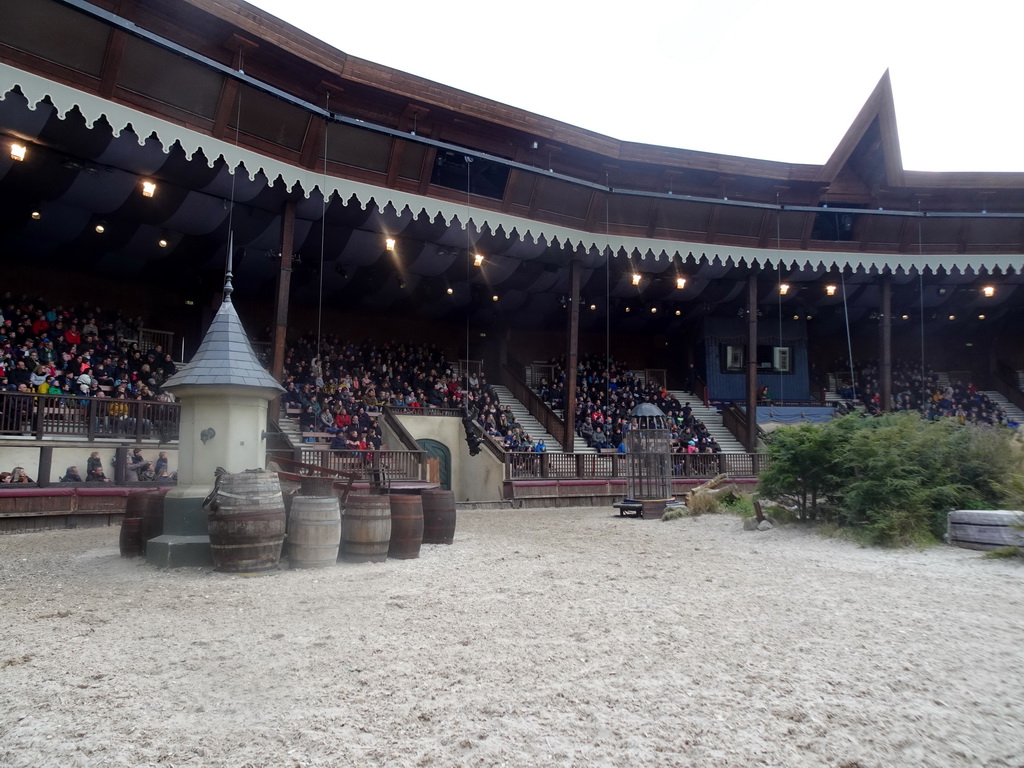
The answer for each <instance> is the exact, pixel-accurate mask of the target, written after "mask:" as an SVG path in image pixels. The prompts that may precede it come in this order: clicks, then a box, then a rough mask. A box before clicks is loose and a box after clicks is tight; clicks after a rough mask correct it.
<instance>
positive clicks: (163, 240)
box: [156, 237, 167, 248]
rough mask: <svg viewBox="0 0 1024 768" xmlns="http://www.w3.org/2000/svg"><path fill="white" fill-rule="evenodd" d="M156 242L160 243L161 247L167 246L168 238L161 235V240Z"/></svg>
mask: <svg viewBox="0 0 1024 768" xmlns="http://www.w3.org/2000/svg"><path fill="white" fill-rule="evenodd" d="M156 244H157V245H159V246H160V247H161V248H166V247H167V238H166V237H161V238H160V239H159V240H157V241H156Z"/></svg>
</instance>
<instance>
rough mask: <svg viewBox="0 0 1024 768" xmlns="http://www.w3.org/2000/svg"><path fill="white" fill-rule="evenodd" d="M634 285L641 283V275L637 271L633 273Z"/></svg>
mask: <svg viewBox="0 0 1024 768" xmlns="http://www.w3.org/2000/svg"><path fill="white" fill-rule="evenodd" d="M633 285H640V275H639V273H637V272H634V273H633Z"/></svg>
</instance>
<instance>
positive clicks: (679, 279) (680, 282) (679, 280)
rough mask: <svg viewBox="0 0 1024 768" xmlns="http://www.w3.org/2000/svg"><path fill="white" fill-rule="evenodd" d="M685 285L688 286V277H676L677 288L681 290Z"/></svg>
mask: <svg viewBox="0 0 1024 768" xmlns="http://www.w3.org/2000/svg"><path fill="white" fill-rule="evenodd" d="M685 287H686V278H685V277H677V278H676V288H678V289H679V290H680V291H681V290H683V288H685Z"/></svg>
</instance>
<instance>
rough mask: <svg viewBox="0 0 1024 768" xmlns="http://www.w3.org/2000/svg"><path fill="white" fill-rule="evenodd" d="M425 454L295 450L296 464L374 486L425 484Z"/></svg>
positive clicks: (319, 448) (310, 447) (312, 447)
mask: <svg viewBox="0 0 1024 768" xmlns="http://www.w3.org/2000/svg"><path fill="white" fill-rule="evenodd" d="M425 460H426V452H424V451H370V450H367V451H332V450H331V449H330V448H328V447H327V446H315V445H309V444H307V443H304V444H302V446H301V447H298V448H296V449H295V461H298V462H301V463H302V464H309V465H312V466H317V467H326V468H327V469H332V470H336V471H339V472H352V473H355V474H356V475H357V476H359V477H361V478H363V479H365V480H367V481H371V482H380V481H383V483H385V484H387V483H392V482H395V481H398V480H423V479H424V478H425V477H426V475H425V469H424V467H425V466H426V464H425Z"/></svg>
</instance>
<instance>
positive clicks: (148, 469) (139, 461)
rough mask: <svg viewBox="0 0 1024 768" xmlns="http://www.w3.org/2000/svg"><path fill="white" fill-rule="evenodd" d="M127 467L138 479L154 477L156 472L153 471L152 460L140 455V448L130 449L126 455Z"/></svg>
mask: <svg viewBox="0 0 1024 768" xmlns="http://www.w3.org/2000/svg"><path fill="white" fill-rule="evenodd" d="M128 469H129V470H130V471H132V472H134V473H135V476H136V477H137V478H138V479H139V480H152V479H154V478H155V477H156V473H155V472H154V471H153V462H151V461H148V460H146V458H145V457H144V456H143V455H142V449H141V448H135V449H133V450H132V452H131V455H130V456H129V457H128Z"/></svg>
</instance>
